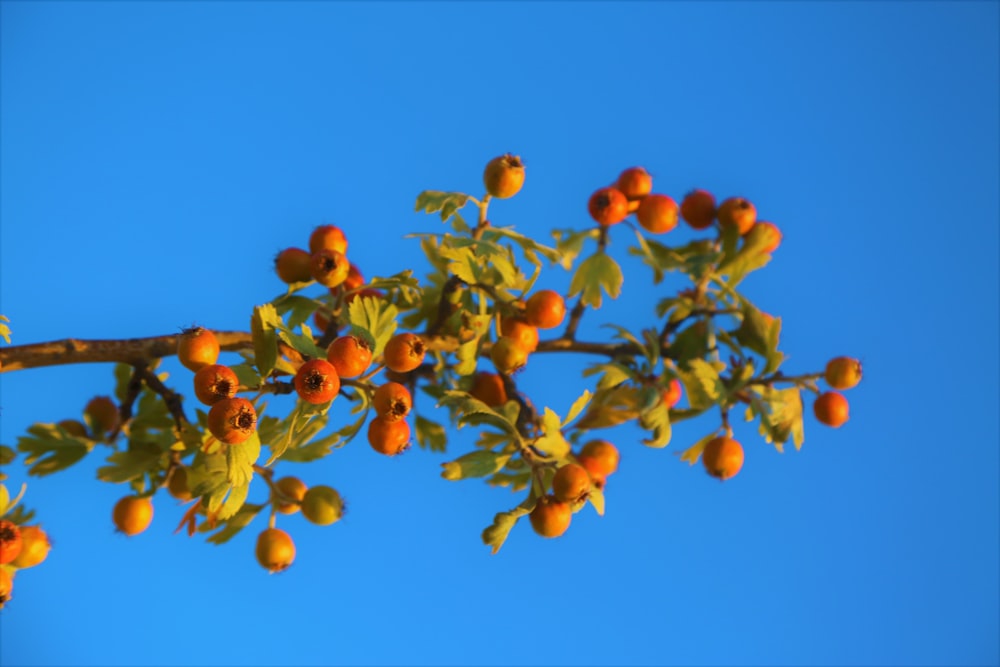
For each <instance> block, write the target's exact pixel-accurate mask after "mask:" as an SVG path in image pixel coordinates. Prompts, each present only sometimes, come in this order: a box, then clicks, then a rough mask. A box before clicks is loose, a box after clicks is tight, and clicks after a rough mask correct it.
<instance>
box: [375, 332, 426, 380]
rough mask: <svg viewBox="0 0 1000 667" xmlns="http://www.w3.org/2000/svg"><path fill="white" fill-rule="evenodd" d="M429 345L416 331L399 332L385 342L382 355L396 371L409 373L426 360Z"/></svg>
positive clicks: (391, 368)
mask: <svg viewBox="0 0 1000 667" xmlns="http://www.w3.org/2000/svg"><path fill="white" fill-rule="evenodd" d="M426 354H427V346H426V345H424V341H423V339H421V338H420V336H418V335H417V334H414V333H399V334H396V335H395V336H393V337H392V338H390V339H389V342H388V343H386V344H385V350H384V351H383V353H382V355H383V357H384V359H385V365H386V367H388V369H389V370H391V371H395V372H396V373H408V372H410V371H412V370H414V369H415V368H416V367H417V366H419V365H420V364H422V363H423V362H424V355H426Z"/></svg>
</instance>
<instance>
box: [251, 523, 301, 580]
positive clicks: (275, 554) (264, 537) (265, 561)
mask: <svg viewBox="0 0 1000 667" xmlns="http://www.w3.org/2000/svg"><path fill="white" fill-rule="evenodd" d="M256 554H257V562H258V563H260V565H261V567H263V568H264V569H265V570H267V571H268V572H270V573H271V574H274V573H275V572H281V571H283V570H287V569H288V568H289V566H291V564H292V563H293V562H294V561H295V542H293V541H292V537H291V535H289V534H288V533H286V532H285V531H283V530H281V529H280V528H267V529H266V530H264V531H263V532H262V533H261V534H260V535H258V536H257V549H256Z"/></svg>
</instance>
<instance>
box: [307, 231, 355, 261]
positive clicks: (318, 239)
mask: <svg viewBox="0 0 1000 667" xmlns="http://www.w3.org/2000/svg"><path fill="white" fill-rule="evenodd" d="M324 249H325V250H333V251H334V252H337V253H339V254H341V255H346V254H347V237H346V236H344V231H343V230H342V229H341V228H340V227H337V226H336V225H320V226H319V227H317V228H316V229H314V230H313V231H312V234H310V235H309V253H310V254H312V255H315V254H316V253H317V252H318V251H320V250H324Z"/></svg>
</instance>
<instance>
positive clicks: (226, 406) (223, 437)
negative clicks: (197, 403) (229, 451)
mask: <svg viewBox="0 0 1000 667" xmlns="http://www.w3.org/2000/svg"><path fill="white" fill-rule="evenodd" d="M208 430H209V432H211V434H212V435H214V436H215V437H216V438H218V439H219V440H220V441H222V442H224V443H226V444H227V445H238V444H240V443H241V442H244V441H246V440H247V439H248V438H249V437H250V436H252V435H253V434H254V432H255V431H256V430H257V410H256V409H254V407H253V403H251V402H250V401H248V400H247V399H245V398H240V397H239V396H234V397H233V398H224V399H222V400H221V401H219V402H218V403H216V404H215V405H213V406H212V407H211V409H210V410H209V411H208Z"/></svg>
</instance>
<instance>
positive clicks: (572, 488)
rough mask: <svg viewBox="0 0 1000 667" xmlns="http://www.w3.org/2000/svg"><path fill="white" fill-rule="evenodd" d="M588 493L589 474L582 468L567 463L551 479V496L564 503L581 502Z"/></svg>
mask: <svg viewBox="0 0 1000 667" xmlns="http://www.w3.org/2000/svg"><path fill="white" fill-rule="evenodd" d="M588 491H590V474H589V473H588V472H587V469H586V468H584V467H583V466H580V465H577V464H575V463H567V464H566V465H564V466H563V467H561V468H559V470H557V471H556V474H555V477H553V478H552V495H553V496H555V498H556V500H559V501H561V502H564V503H575V502H579V501H580V500H583V499H584V498H585V497H586V495H587V492H588Z"/></svg>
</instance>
